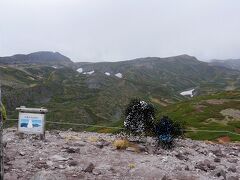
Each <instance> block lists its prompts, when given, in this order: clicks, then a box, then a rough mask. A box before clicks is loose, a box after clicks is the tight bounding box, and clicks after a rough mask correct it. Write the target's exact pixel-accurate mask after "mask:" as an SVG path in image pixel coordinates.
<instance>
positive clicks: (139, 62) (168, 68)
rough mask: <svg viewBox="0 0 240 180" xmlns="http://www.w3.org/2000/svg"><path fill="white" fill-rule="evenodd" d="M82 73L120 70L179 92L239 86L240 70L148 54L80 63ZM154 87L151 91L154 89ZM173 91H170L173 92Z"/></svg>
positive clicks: (183, 57) (129, 77)
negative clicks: (118, 59) (138, 56)
mask: <svg viewBox="0 0 240 180" xmlns="http://www.w3.org/2000/svg"><path fill="white" fill-rule="evenodd" d="M80 67H81V68H82V71H83V72H91V71H95V72H99V73H102V74H104V73H109V74H110V76H115V74H117V73H121V74H122V76H123V78H124V79H126V80H128V81H131V82H134V83H140V84H143V85H144V86H145V88H150V89H152V90H153V91H161V90H163V91H164V87H165V88H167V91H168V92H171V91H173V92H175V93H177V92H179V91H182V90H185V89H189V88H197V87H200V88H199V93H200V92H204V91H205V90H206V91H205V92H212V91H216V90H224V89H229V88H232V89H234V88H235V86H236V87H238V86H239V84H240V81H239V72H237V71H234V70H229V69H227V68H224V67H217V66H209V64H208V63H206V62H201V61H199V60H197V59H196V58H195V57H192V56H188V55H181V56H175V57H169V58H158V57H147V58H139V59H135V60H130V61H122V62H101V63H91V64H85V65H81V66H80ZM152 90H151V91H152ZM170 94H171V93H170Z"/></svg>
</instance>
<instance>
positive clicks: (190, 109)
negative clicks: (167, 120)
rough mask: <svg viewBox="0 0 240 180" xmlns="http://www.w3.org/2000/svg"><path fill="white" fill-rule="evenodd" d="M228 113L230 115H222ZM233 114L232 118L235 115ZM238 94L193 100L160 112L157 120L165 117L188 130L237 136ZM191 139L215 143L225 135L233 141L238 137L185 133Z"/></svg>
mask: <svg viewBox="0 0 240 180" xmlns="http://www.w3.org/2000/svg"><path fill="white" fill-rule="evenodd" d="M229 109H232V110H234V111H233V112H232V111H231V110H230V112H229V114H222V113H221V111H223V110H226V111H229ZM234 112H235V115H234ZM239 112H240V91H228V92H221V93H217V94H213V95H208V96H200V97H195V98H193V99H192V100H189V101H184V102H179V103H176V104H173V105H170V106H167V107H165V108H161V109H160V113H159V114H158V117H161V116H162V115H168V116H170V117H171V118H173V119H174V120H178V121H180V122H184V123H185V124H186V126H187V129H188V130H213V131H232V132H235V133H240V131H239V130H240V114H239ZM186 135H187V136H188V137H190V138H193V139H207V140H214V139H216V138H218V137H221V136H224V135H228V136H230V137H231V139H232V140H240V136H237V135H233V134H226V133H219V132H214V133H212V132H187V134H186Z"/></svg>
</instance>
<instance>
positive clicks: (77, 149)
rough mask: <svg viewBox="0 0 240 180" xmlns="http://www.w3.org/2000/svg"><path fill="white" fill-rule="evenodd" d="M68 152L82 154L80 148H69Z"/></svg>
mask: <svg viewBox="0 0 240 180" xmlns="http://www.w3.org/2000/svg"><path fill="white" fill-rule="evenodd" d="M66 151H67V152H68V153H79V152H80V148H78V147H67V148H66Z"/></svg>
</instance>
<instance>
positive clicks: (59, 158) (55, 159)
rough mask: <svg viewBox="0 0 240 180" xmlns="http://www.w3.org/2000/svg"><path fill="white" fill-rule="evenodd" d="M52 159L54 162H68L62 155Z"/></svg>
mask: <svg viewBox="0 0 240 180" xmlns="http://www.w3.org/2000/svg"><path fill="white" fill-rule="evenodd" d="M50 159H51V160H53V161H67V160H68V159H67V158H64V157H62V156H60V155H54V156H52V157H50Z"/></svg>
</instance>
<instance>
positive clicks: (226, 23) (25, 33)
mask: <svg viewBox="0 0 240 180" xmlns="http://www.w3.org/2000/svg"><path fill="white" fill-rule="evenodd" d="M239 7H240V1H234V0H211V1H209V0H195V1H192V0H181V1H179V0H131V1H129V0H119V1H116V0H101V1H99V0H35V1H32V0H21V1H19V0H1V1H0V22H1V25H3V26H2V27H1V28H0V56H1V57H2V56H11V55H14V54H28V53H32V52H36V51H43V50H44V51H56V52H60V53H61V54H63V55H65V56H67V57H69V58H70V59H71V60H73V61H75V62H76V61H89V62H98V61H120V60H128V59H135V58H139V57H170V56H176V55H181V54H188V55H190V56H195V57H196V58H197V59H199V60H202V61H207V60H211V59H222V60H223V59H239V58H240V36H239V35H238V34H239V32H240V21H239V17H240V11H239V10H238V8H239Z"/></svg>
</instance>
